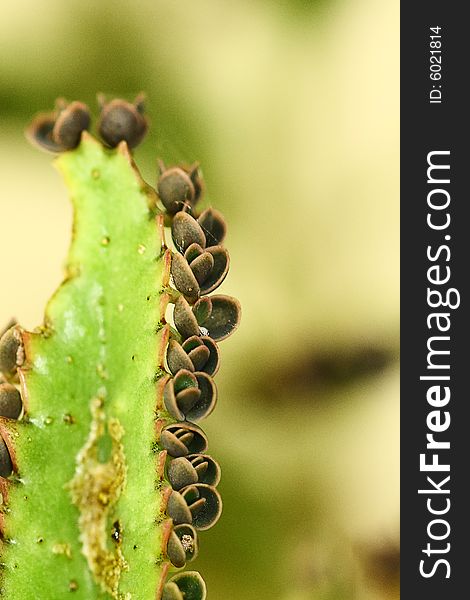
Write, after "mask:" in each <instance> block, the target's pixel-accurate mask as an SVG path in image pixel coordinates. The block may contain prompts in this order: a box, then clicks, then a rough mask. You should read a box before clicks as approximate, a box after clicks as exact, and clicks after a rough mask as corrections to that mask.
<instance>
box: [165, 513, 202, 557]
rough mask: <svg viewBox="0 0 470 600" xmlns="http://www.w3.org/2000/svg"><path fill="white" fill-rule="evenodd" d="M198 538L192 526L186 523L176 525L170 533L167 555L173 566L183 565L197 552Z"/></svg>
mask: <svg viewBox="0 0 470 600" xmlns="http://www.w3.org/2000/svg"><path fill="white" fill-rule="evenodd" d="M198 550H199V547H198V539H197V533H196V530H195V529H194V527H192V526H191V525H189V524H187V523H183V524H181V525H176V526H175V528H174V529H173V531H172V532H171V534H170V538H169V540H168V545H167V551H166V553H167V556H168V558H169V559H170V560H171V562H172V564H173V565H174V566H175V567H178V568H181V567H184V566H185V564H186V563H187V562H190V561H192V560H194V559H195V558H196V556H197V554H198Z"/></svg>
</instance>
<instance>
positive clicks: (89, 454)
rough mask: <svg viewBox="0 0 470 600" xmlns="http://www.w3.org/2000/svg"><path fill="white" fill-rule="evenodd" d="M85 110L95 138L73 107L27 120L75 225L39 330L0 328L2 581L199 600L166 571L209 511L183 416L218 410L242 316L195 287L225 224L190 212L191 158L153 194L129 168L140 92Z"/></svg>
mask: <svg viewBox="0 0 470 600" xmlns="http://www.w3.org/2000/svg"><path fill="white" fill-rule="evenodd" d="M100 104H101V117H100V120H99V124H98V131H99V133H100V135H101V137H102V139H103V141H104V144H105V145H103V144H101V143H100V142H99V141H97V140H96V139H95V138H93V137H92V136H91V135H90V134H89V133H87V130H88V129H89V127H90V113H89V110H88V108H87V107H86V106H85V105H84V104H83V103H80V102H72V103H70V104H68V103H66V102H65V101H64V100H59V101H57V104H56V110H55V111H54V112H52V113H48V114H41V115H39V116H38V117H36V118H35V119H34V120H33V122H32V124H31V126H30V127H29V128H28V137H29V138H30V139H31V140H33V141H34V143H35V144H37V145H39V146H41V147H42V148H44V149H45V150H47V151H50V152H55V153H59V154H60V156H59V157H58V159H57V160H56V164H57V166H58V168H59V170H60V171H61V173H62V174H63V176H64V178H65V181H66V184H67V186H68V188H69V192H70V195H71V197H72V200H73V203H74V210H75V223H74V231H75V235H74V238H73V240H72V244H71V247H70V251H69V256H68V260H67V270H66V279H65V281H64V283H63V284H62V285H61V287H60V288H59V290H58V291H57V292H56V293H55V294H54V296H53V298H52V299H51V301H50V302H49V304H48V307H47V310H46V314H45V319H44V323H43V325H41V326H40V327H38V328H37V329H36V330H35V331H33V332H27V331H25V330H24V329H22V328H21V327H20V326H19V325H17V324H16V323H15V322H11V323H10V324H9V325H8V327H7V328H6V330H5V331H4V332H3V333H2V334H1V336H0V499H1V505H0V531H1V539H2V541H1V542H0V544H1V566H2V569H1V572H0V593H1V594H2V595H3V596H5V597H6V598H12V599H16V598H21V599H22V600H23V599H24V600H28V599H31V600H33V599H37V598H44V599H46V598H47V599H49V598H50V599H52V598H61V597H63V595H64V594H66V593H69V592H73V593H74V597H75V598H80V599H83V600H93V599H102V598H113V599H117V600H132V599H135V600H146V599H148V600H155V598H157V600H159V599H162V600H203V599H204V598H206V586H205V583H204V581H203V580H202V578H201V576H200V575H199V573H197V572H195V571H187V572H182V573H177V574H176V575H174V576H173V577H172V578H171V579H169V580H167V576H168V572H169V570H170V569H171V568H182V567H184V566H185V565H186V563H188V562H189V561H191V560H193V559H194V558H195V557H196V555H197V553H198V548H199V540H198V531H201V530H205V529H208V528H209V527H211V526H212V525H213V524H214V523H215V522H216V521H217V520H218V519H219V517H220V514H221V510H222V500H221V497H220V494H219V492H218V491H217V489H216V486H217V485H218V483H219V481H220V467H219V465H218V464H217V462H216V461H215V460H214V459H213V458H211V457H210V456H209V455H207V454H206V451H207V448H208V441H207V437H206V435H205V434H204V432H203V430H202V429H201V428H200V427H199V426H198V425H196V424H195V423H194V421H200V420H201V419H203V418H205V417H206V416H208V415H209V414H210V413H211V412H212V410H214V408H215V405H216V401H217V388H216V385H215V383H214V380H213V376H214V375H215V373H216V372H217V371H218V369H219V363H220V352H219V348H218V345H217V342H218V341H220V340H223V339H225V338H226V337H228V336H229V335H230V334H231V333H232V332H233V331H234V330H235V329H236V327H237V326H238V324H239V321H240V305H239V303H238V301H237V300H235V299H234V298H230V297H228V296H223V295H215V296H208V295H207V294H209V293H210V292H212V291H213V290H215V289H216V288H217V287H218V286H219V285H220V283H221V282H222V281H223V279H224V278H225V276H226V274H227V271H228V266H229V257H228V253H227V251H226V250H225V248H224V247H223V246H222V243H223V240H224V237H225V232H226V225H225V221H224V219H223V217H222V216H221V215H220V213H218V212H217V211H215V210H214V209H207V210H205V211H203V212H202V213H201V214H198V213H197V212H196V207H197V201H198V200H199V199H200V197H201V195H202V190H203V185H202V181H201V178H200V174H199V170H198V167H197V165H193V166H192V167H189V168H188V167H184V166H181V165H179V166H178V165H177V166H172V167H166V166H164V165H163V163H162V162H160V174H159V178H158V182H157V185H156V189H153V188H151V187H150V186H149V185H148V184H147V183H145V182H144V181H143V180H142V178H141V177H140V175H139V173H138V171H137V168H136V167H135V165H134V162H133V160H132V157H131V155H130V152H129V148H132V147H134V146H136V145H137V144H138V143H139V142H140V141H141V140H142V138H143V137H144V135H145V133H146V131H147V127H148V121H147V118H146V117H145V115H144V113H143V97H142V96H138V97H137V98H136V100H135V101H134V102H133V103H129V102H126V101H125V100H121V99H114V100H111V101H109V102H105V101H104V99H102V98H100ZM163 207H164V208H165V209H166V213H165V211H164V210H163ZM165 224H166V225H168V226H171V233H172V238H173V240H174V244H175V249H174V250H171V249H169V248H168V247H167V245H166V242H165V236H164V225H165ZM171 285H173V286H174V287H173V288H172V287H170V286H171ZM170 302H172V303H174V311H173V327H171V325H170V324H169V323H166V320H165V314H166V309H167V306H168V304H169V303H170Z"/></svg>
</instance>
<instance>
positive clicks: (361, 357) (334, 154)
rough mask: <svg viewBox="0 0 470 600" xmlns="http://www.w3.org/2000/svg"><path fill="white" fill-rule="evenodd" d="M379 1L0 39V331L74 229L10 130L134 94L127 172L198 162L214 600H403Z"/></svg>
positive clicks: (31, 153)
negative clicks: (219, 266) (208, 220)
mask: <svg viewBox="0 0 470 600" xmlns="http://www.w3.org/2000/svg"><path fill="white" fill-rule="evenodd" d="M398 26H399V5H398V1H395V0H393V1H392V2H391V1H389V0H317V1H314V0H312V1H310V2H309V1H302V0H278V1H274V0H271V1H270V0H237V1H229V0H227V1H225V2H224V1H216V0H198V1H194V0H193V1H191V0H168V1H163V0H152V1H151V0H141V1H138V0H137V1H135V2H132V3H131V2H126V1H124V0H100V1H99V2H89V1H87V0H80V1H78V0H68V1H67V2H59V1H58V0H34V1H33V0H16V1H15V2H11V3H4V4H3V5H2V18H1V21H0V56H1V60H0V123H1V139H0V165H1V178H0V223H1V229H0V232H1V233H0V248H1V256H2V257H3V259H2V276H1V283H0V286H1V294H0V315H2V317H1V318H2V319H3V321H4V322H6V321H7V320H8V318H9V317H10V316H11V315H15V316H16V317H17V318H18V319H19V320H20V322H21V323H22V324H23V325H24V326H25V327H28V328H32V327H34V326H36V325H37V324H39V323H41V321H42V314H43V309H44V305H45V303H46V300H47V298H48V297H49V296H50V295H51V294H52V292H53V290H54V289H55V288H56V287H57V285H58V284H59V282H60V280H61V275H62V271H61V268H62V264H63V260H64V258H65V254H66V251H67V247H68V243H69V235H70V224H71V208H70V204H69V202H68V200H67V197H66V192H65V188H64V185H63V183H62V181H61V179H60V177H59V175H58V174H57V173H56V172H55V171H54V169H53V168H52V167H51V166H50V157H48V156H47V155H45V154H41V153H39V152H38V151H37V150H35V149H33V148H30V147H29V146H28V145H27V143H26V141H25V139H24V137H23V128H24V126H25V125H26V123H27V122H28V120H29V119H30V118H31V116H32V115H33V114H34V113H35V112H37V111H39V110H44V109H51V108H52V106H53V102H54V99H55V98H56V97H57V96H60V95H63V96H65V97H67V98H68V99H71V100H73V99H80V100H83V101H85V102H87V103H89V105H90V106H92V107H93V110H94V112H95V115H96V114H97V106H96V99H95V95H96V92H98V91H102V92H105V93H107V94H110V95H117V96H121V97H127V98H129V99H132V98H133V96H134V95H135V94H136V93H137V92H139V91H141V90H145V91H146V92H147V94H148V112H149V115H150V117H151V120H152V128H151V132H150V134H149V136H148V138H147V140H146V141H145V143H144V144H143V145H142V147H141V148H139V149H138V150H137V151H136V160H137V162H138V164H139V165H140V167H141V169H142V172H143V174H144V177H145V178H146V179H147V180H148V181H149V182H150V183H151V184H155V180H156V166H155V165H156V157H157V156H160V157H162V158H164V159H165V160H166V161H168V162H170V163H171V162H177V161H193V160H199V161H200V162H201V165H202V169H203V173H204V177H205V181H206V188H207V193H206V197H205V201H204V203H205V204H206V205H209V204H213V205H214V206H216V207H217V208H219V209H220V210H221V211H222V212H223V213H224V214H225V215H226V217H227V221H228V223H229V235H228V239H227V246H228V248H229V251H230V254H231V259H232V270H231V273H230V274H229V277H228V279H227V281H226V282H225V283H224V285H223V286H222V288H221V291H222V293H228V294H232V295H235V296H237V297H238V298H239V299H240V300H241V302H242V306H243V320H242V326H241V328H240V331H239V332H238V334H237V335H235V336H233V338H230V339H229V340H228V341H226V342H224V343H223V344H222V354H223V362H222V369H221V374H220V376H219V377H218V378H217V381H218V386H219V395H220V402H219V406H218V409H217V411H216V412H215V413H214V415H213V416H212V417H211V418H210V419H209V421H208V422H207V424H205V429H206V431H207V433H208V435H209V437H210V440H211V451H212V453H213V455H214V456H215V457H216V458H218V459H220V462H221V464H222V467H223V481H222V483H221V491H222V494H223V498H224V515H223V518H222V520H221V521H220V522H219V524H218V526H217V527H215V528H214V529H212V530H210V531H209V532H207V533H205V534H204V535H202V536H201V538H202V539H201V546H202V548H201V555H200V557H199V558H198V559H197V560H196V562H195V563H193V565H194V568H195V569H197V570H200V571H201V572H202V574H203V575H204V577H205V579H206V580H207V583H208V587H209V597H210V598H211V599H212V600H259V599H263V598H270V599H272V600H373V599H377V600H381V599H393V598H398V597H399V590H398V564H397V561H398V545H399V540H398V527H399V512H398V500H399V474H398V463H399V450H398V441H399V440H398V421H399V414H398V391H399V387H398V369H397V360H398V349H399V340H398V319H399V312H398V309H399V306H398V297H399V289H398V264H399V236H398V226H399V208H398V207H399V205H398V170H399V153H398V152H399V145H398V141H399V138H398V132H399V128H398V119H399V90H398V81H399V78H398V59H399V56H398V48H399V29H398Z"/></svg>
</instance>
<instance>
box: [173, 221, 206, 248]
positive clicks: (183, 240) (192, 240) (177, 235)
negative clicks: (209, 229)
mask: <svg viewBox="0 0 470 600" xmlns="http://www.w3.org/2000/svg"><path fill="white" fill-rule="evenodd" d="M171 235H172V237H173V242H174V243H175V246H176V248H177V249H178V250H179V252H181V253H182V254H184V252H185V250H186V249H187V248H189V246H191V244H199V246H201V248H204V247H205V246H206V237H205V235H204V232H203V230H202V228H201V226H200V225H199V223H198V222H197V221H196V219H194V218H193V217H192V216H191V215H190V214H188V213H187V212H183V211H180V212H178V213H176V215H175V216H174V218H173V223H172V225H171Z"/></svg>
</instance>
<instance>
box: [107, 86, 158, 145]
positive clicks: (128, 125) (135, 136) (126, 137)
mask: <svg viewBox="0 0 470 600" xmlns="http://www.w3.org/2000/svg"><path fill="white" fill-rule="evenodd" d="M98 101H99V103H100V104H101V115H100V120H99V122H98V131H99V134H100V136H101V137H102V138H103V140H104V142H105V143H106V144H108V146H111V148H115V147H116V146H117V145H118V144H119V142H122V141H125V142H126V143H127V145H128V147H129V148H135V147H136V146H138V145H139V144H140V142H141V141H142V140H143V138H144V136H145V134H146V133H147V129H148V119H147V118H146V117H145V116H144V114H143V111H144V102H143V96H137V98H136V99H135V100H134V102H133V103H130V102H126V100H122V99H121V98H115V99H114V100H111V101H110V102H105V100H104V98H103V96H99V98H98Z"/></svg>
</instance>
